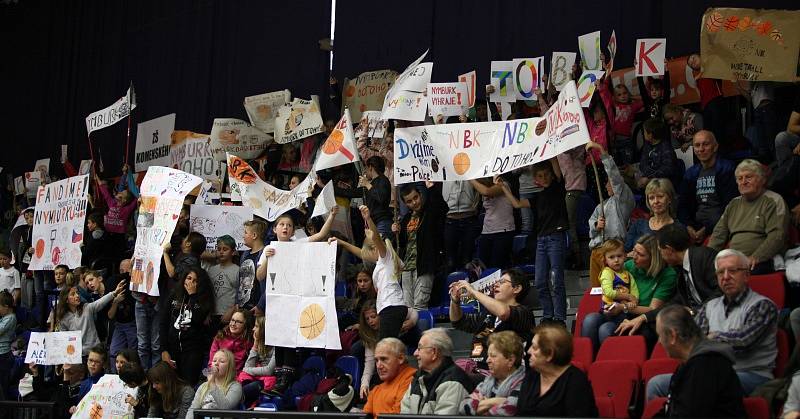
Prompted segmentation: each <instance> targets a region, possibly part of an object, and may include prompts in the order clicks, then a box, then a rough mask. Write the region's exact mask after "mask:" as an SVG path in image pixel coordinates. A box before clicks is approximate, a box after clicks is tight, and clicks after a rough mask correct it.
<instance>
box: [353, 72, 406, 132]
mask: <svg viewBox="0 0 800 419" xmlns="http://www.w3.org/2000/svg"><path fill="white" fill-rule="evenodd" d="M396 78H397V72H396V71H394V70H377V71H367V72H365V73H361V74H359V75H358V77H356V78H354V79H350V80H348V81H347V85H346V86H344V90H343V93H342V100H343V101H344V107H346V108H350V116H352V117H353V119H356V120H360V119H361V118H362V117H363V114H364V112H366V111H377V112H378V114H379V115H380V110H381V106H383V100H384V98H386V93H387V92H388V91H389V88H390V87H391V86H392V84H394V80H395V79H396Z"/></svg>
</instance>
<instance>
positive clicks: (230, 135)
mask: <svg viewBox="0 0 800 419" xmlns="http://www.w3.org/2000/svg"><path fill="white" fill-rule="evenodd" d="M270 143H272V136H271V135H269V134H265V133H263V132H262V131H261V130H259V129H258V128H256V127H253V126H251V125H250V124H248V123H247V122H245V121H242V120H241V119H236V118H214V123H213V124H212V125H211V144H212V145H211V148H212V149H213V150H214V159H216V160H217V161H225V153H236V155H237V156H242V158H243V159H254V158H256V157H258V156H260V155H261V153H263V152H264V150H266V149H267V146H268V145H270Z"/></svg>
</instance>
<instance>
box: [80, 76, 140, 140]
mask: <svg viewBox="0 0 800 419" xmlns="http://www.w3.org/2000/svg"><path fill="white" fill-rule="evenodd" d="M132 89H133V87H129V88H128V91H127V92H126V93H125V96H122V97H121V98H119V99H117V101H116V102H114V104H113V105H111V106H109V107H107V108H105V109H101V110H99V111H97V112H92V113H90V114H89V116H87V117H86V132H87V133H89V134H91V133H92V131H97V130H99V129H103V128H105V127H110V126H112V125H114V124H116V123H117V122H119V121H121V120H122V119H124V118H126V117H127V116H128V115H130V113H131V110H133V109H136V96H135V95H133V90H132ZM132 95H133V96H132Z"/></svg>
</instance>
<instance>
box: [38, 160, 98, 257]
mask: <svg viewBox="0 0 800 419" xmlns="http://www.w3.org/2000/svg"><path fill="white" fill-rule="evenodd" d="M88 194H89V175H78V176H73V177H70V178H66V179H62V180H59V181H58V182H53V183H48V184H47V185H45V186H40V187H39V189H38V190H37V192H36V208H35V209H34V212H33V233H32V235H31V243H32V245H33V248H34V252H33V255H32V256H31V264H30V266H29V267H28V268H29V269H31V270H36V271H52V270H53V268H54V267H55V266H56V265H67V266H69V268H70V269H73V268H77V267H78V266H81V255H82V253H81V243H83V222H84V220H85V219H86V205H87V197H88Z"/></svg>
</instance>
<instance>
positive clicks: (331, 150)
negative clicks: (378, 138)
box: [314, 109, 358, 170]
mask: <svg viewBox="0 0 800 419" xmlns="http://www.w3.org/2000/svg"><path fill="white" fill-rule="evenodd" d="M356 161H358V148H356V139H355V137H354V136H353V123H352V121H350V110H349V109H345V110H344V115H342V118H341V119H340V120H339V122H338V123H336V126H335V127H334V128H333V131H332V132H331V135H329V136H328V138H327V139H326V140H325V142H324V143H323V144H322V146H321V147H320V148H319V152H318V153H317V162H316V163H314V170H323V169H328V168H331V167H336V166H341V165H343V164H348V163H354V162H356Z"/></svg>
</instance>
